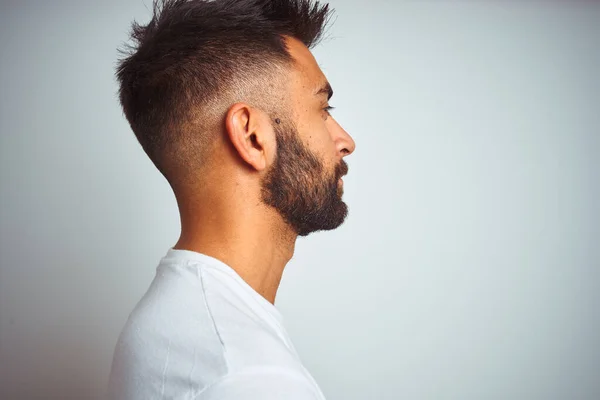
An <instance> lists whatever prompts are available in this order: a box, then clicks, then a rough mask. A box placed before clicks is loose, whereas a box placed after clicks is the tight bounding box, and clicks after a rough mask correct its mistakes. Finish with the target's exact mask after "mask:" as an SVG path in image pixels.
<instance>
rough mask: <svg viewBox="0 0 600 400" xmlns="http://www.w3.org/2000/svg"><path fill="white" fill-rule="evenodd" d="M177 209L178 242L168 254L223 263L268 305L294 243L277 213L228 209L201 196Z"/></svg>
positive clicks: (244, 206)
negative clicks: (193, 255) (185, 252)
mask: <svg viewBox="0 0 600 400" xmlns="http://www.w3.org/2000/svg"><path fill="white" fill-rule="evenodd" d="M226 197H227V198H229V199H233V198H235V197H233V196H231V197H230V196H226ZM237 198H239V197H237ZM178 204H179V211H180V217H181V236H180V237H179V240H178V242H177V244H175V246H173V248H174V249H183V250H191V251H196V252H198V253H203V254H206V255H208V256H211V257H214V258H216V259H218V260H220V261H222V262H224V263H225V264H227V265H228V266H230V267H231V268H232V269H233V270H235V271H236V272H237V274H238V275H239V276H240V277H241V278H242V279H243V280H244V281H246V283H248V285H250V286H251V287H252V288H253V289H254V290H255V291H256V292H257V293H259V294H260V295H261V296H263V297H264V298H265V299H267V300H268V301H269V302H270V303H272V304H274V303H275V296H276V295H277V289H278V288H279V283H280V282H281V276H282V274H283V270H284V268H285V266H286V264H287V263H288V262H289V260H290V259H291V258H292V256H293V254H294V247H295V242H296V237H297V235H296V234H295V232H293V231H292V230H291V229H290V228H289V226H287V225H286V224H285V223H284V221H283V219H282V218H281V216H280V215H279V214H278V213H277V211H275V210H274V209H273V208H271V207H268V206H266V205H264V204H263V203H262V202H260V201H250V200H249V199H246V201H244V202H243V203H237V204H232V203H231V202H230V201H223V198H219V199H217V198H209V197H206V196H205V197H204V198H200V199H196V200H194V201H187V202H183V201H180V200H179V199H178Z"/></svg>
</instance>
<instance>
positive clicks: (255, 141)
mask: <svg viewBox="0 0 600 400" xmlns="http://www.w3.org/2000/svg"><path fill="white" fill-rule="evenodd" d="M225 131H226V133H227V136H228V137H229V140H230V141H231V144H232V145H233V148H234V149H235V150H236V152H237V154H238V155H239V157H240V158H241V159H242V160H243V161H244V162H245V163H247V164H249V165H250V166H251V167H252V168H254V169H256V170H263V169H265V168H266V165H267V160H266V154H265V147H264V143H263V141H264V134H263V132H262V129H261V118H260V115H259V110H257V109H256V108H253V107H251V106H249V105H248V104H245V103H236V104H234V105H232V106H231V107H230V108H229V110H228V111H227V115H226V116H225Z"/></svg>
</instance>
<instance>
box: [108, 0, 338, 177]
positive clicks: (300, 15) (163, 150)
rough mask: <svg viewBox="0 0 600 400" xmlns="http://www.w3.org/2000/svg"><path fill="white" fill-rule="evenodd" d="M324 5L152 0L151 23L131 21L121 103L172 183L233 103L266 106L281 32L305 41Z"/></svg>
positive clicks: (198, 157) (198, 158) (284, 55)
mask: <svg viewBox="0 0 600 400" xmlns="http://www.w3.org/2000/svg"><path fill="white" fill-rule="evenodd" d="M332 11H333V10H331V9H330V8H329V5H328V4H325V5H321V4H320V3H319V2H318V1H317V2H314V3H313V2H312V1H311V0H220V1H208V0H154V4H153V16H152V19H151V20H150V22H149V23H148V24H147V25H139V24H138V23H137V22H135V21H134V22H133V24H132V30H131V39H132V40H133V42H134V44H133V45H126V47H125V49H124V50H120V51H121V53H122V54H123V55H124V57H123V58H122V59H120V60H119V62H118V66H117V72H116V76H117V79H118V83H119V100H120V103H121V106H122V108H123V112H124V114H125V117H126V118H127V120H128V122H129V124H130V126H131V129H132V130H133V132H134V133H135V135H136V137H137V139H138V141H139V143H140V144H141V146H142V148H143V149H144V151H145V153H146V154H147V155H148V157H149V158H150V159H151V160H152V162H153V164H154V165H155V166H156V168H157V169H158V170H159V171H160V172H161V173H162V174H163V175H164V176H165V178H166V179H167V181H168V182H169V183H170V184H171V186H173V184H174V183H181V182H187V181H189V180H190V179H194V174H196V173H197V172H198V170H199V169H200V168H201V167H202V166H203V165H204V164H205V163H206V159H207V157H208V152H209V150H210V148H211V145H212V144H213V143H215V142H216V140H214V139H215V132H214V130H215V127H217V126H222V125H217V124H222V122H223V117H224V115H225V113H226V111H227V109H228V108H229V106H230V105H231V104H233V103H234V102H236V101H252V102H255V104H254V105H256V106H258V107H261V108H263V109H265V110H266V109H268V108H272V107H273V104H275V103H273V102H276V101H277V100H274V97H275V96H274V93H276V92H274V91H276V90H281V86H278V85H277V84H275V83H274V82H276V78H277V77H278V76H281V74H282V71H285V67H286V66H289V65H291V64H292V62H293V60H292V57H291V56H290V54H289V51H288V49H287V47H286V44H285V36H290V37H294V38H296V39H298V40H300V41H301V42H302V43H304V44H305V45H306V46H307V47H308V48H312V47H313V46H314V45H315V44H316V43H318V42H319V40H320V39H321V38H322V34H323V31H324V28H325V26H326V25H327V22H328V20H329V17H330V15H331V13H332ZM282 67H283V68H282ZM277 97H278V98H279V99H281V98H283V97H285V96H281V95H279V96H277ZM266 111H267V112H269V111H268V110H266ZM271 111H272V110H271Z"/></svg>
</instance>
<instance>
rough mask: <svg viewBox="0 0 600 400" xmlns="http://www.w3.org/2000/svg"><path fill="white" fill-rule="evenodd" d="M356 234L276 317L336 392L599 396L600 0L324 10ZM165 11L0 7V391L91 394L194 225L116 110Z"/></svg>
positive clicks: (327, 244) (95, 4)
mask: <svg viewBox="0 0 600 400" xmlns="http://www.w3.org/2000/svg"><path fill="white" fill-rule="evenodd" d="M331 4H332V5H333V6H334V7H335V8H336V9H337V19H336V21H335V23H334V24H333V25H332V27H331V29H330V30H329V39H328V40H326V41H325V42H323V44H322V45H321V46H319V47H318V48H317V49H315V51H314V53H315V55H316V57H317V59H318V61H319V63H320V65H321V67H322V69H323V71H324V72H325V74H326V75H327V76H328V78H329V80H330V82H331V83H332V85H333V87H334V90H335V96H334V97H333V100H332V102H331V104H332V105H334V106H336V107H337V110H335V111H334V113H335V116H336V118H337V119H338V120H339V122H340V123H341V124H342V125H343V126H344V127H345V128H346V130H347V131H348V132H350V133H351V134H352V135H353V137H354V139H355V141H356V144H357V148H356V152H355V153H354V154H353V155H351V156H350V157H348V158H347V161H348V164H349V167H350V168H349V174H348V176H347V177H345V178H344V180H345V184H344V186H345V195H344V199H345V201H346V203H347V204H348V205H349V208H350V215H349V218H348V220H347V222H346V223H345V224H344V225H343V226H342V227H340V228H339V229H338V230H336V231H332V232H322V233H318V234H313V235H310V236H309V237H307V238H304V239H300V240H299V241H298V243H297V247H296V253H295V256H294V258H293V259H292V261H291V262H290V263H289V265H288V267H287V269H286V272H285V274H284V278H283V282H282V285H281V288H280V290H279V294H278V296H277V301H276V305H277V307H278V308H279V309H280V310H281V312H282V313H283V315H284V318H285V320H286V324H287V328H288V330H289V332H290V334H291V336H292V338H293V339H294V341H295V344H296V347H297V349H298V351H299V353H300V355H301V357H302V359H303V361H304V363H305V364H306V366H307V367H308V368H309V370H310V371H311V372H312V374H313V375H314V376H315V378H316V379H317V381H318V382H319V383H320V385H321V387H322V389H323V391H324V393H325V395H326V396H327V397H328V399H331V400H335V399H344V400H350V399H436V400H447V399H523V400H533V399H540V400H541V399H544V400H547V399H598V398H600V375H599V374H600V339H599V338H600V334H599V329H600V311H599V307H598V306H599V303H600V299H599V295H598V293H600V250H599V247H600V229H599V226H600V215H599V211H598V207H599V206H598V204H600V198H599V197H600V196H599V192H600V190H599V189H600V185H599V183H600V176H599V175H600V160H599V156H598V154H599V152H600V116H599V114H600V78H599V71H600V23H599V21H600V4H599V3H595V4H594V2H580V3H577V2H566V1H564V2H545V3H542V2H518V1H513V2H483V1H480V2H474V1H472V2H466V1H465V2H454V1H449V2H442V1H426V2H417V1H409V2H398V1H350V0H337V1H332V3H331ZM149 9H150V1H149V0H145V3H144V2H142V0H128V1H116V0H112V1H102V2H100V1H74V0H73V1H52V2H46V1H44V2H42V1H4V2H2V3H1V6H0V134H1V135H0V140H1V142H0V156H1V158H0V183H1V186H0V188H1V193H0V194H1V200H0V201H1V202H0V213H1V214H0V217H1V225H0V235H1V236H0V239H1V241H0V245H1V247H0V263H1V269H0V397H1V398H3V399H50V398H52V399H54V398H61V399H99V398H101V397H102V395H103V392H104V388H105V385H106V382H107V377H108V372H109V369H110V363H111V358H112V352H113V349H114V345H115V343H116V340H117V336H118V333H119V331H120V329H121V328H122V326H123V324H124V322H125V320H126V318H127V315H128V314H129V312H130V310H131V309H132V307H133V306H134V304H135V303H136V302H137V300H138V299H139V298H140V296H141V295H142V294H143V292H144V291H145V290H146V288H147V287H148V284H149V283H150V280H151V279H152V277H153V275H154V271H155V267H156V265H157V263H158V261H159V259H160V258H161V257H162V256H163V255H164V254H165V253H166V251H167V249H168V248H169V247H170V246H172V245H173V244H174V243H175V242H176V240H177V238H178V234H179V218H178V214H177V208H176V203H175V199H174V196H173V194H172V192H171V191H170V188H169V187H168V185H167V183H166V181H165V180H164V178H162V177H161V176H160V174H159V173H158V172H157V171H156V170H155V169H154V167H153V166H152V164H151V162H150V161H149V159H147V157H146V156H145V154H144V153H143V151H142V150H141V148H140V146H139V145H138V143H137V142H136V140H135V137H134V135H133V133H132V132H131V130H130V129H129V126H128V125H127V122H126V121H125V118H124V117H123V116H122V114H121V110H120V108H119V104H118V101H117V97H116V91H117V86H116V80H115V78H114V75H113V74H114V67H115V65H116V64H115V63H116V59H117V57H118V54H117V51H116V49H117V48H118V47H119V46H121V45H122V43H123V42H125V41H126V40H127V33H128V30H129V25H130V22H131V21H132V20H133V19H134V18H135V19H137V20H138V21H140V22H144V23H145V22H146V21H147V20H148V18H149V15H150V14H149Z"/></svg>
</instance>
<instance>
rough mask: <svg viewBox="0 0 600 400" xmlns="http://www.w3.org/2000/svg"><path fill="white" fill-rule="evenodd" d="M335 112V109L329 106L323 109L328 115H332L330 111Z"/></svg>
mask: <svg viewBox="0 0 600 400" xmlns="http://www.w3.org/2000/svg"><path fill="white" fill-rule="evenodd" d="M332 110H335V107H331V106H327V107H325V108H324V109H323V111H325V112H326V113H327V115H331V114H330V111H332Z"/></svg>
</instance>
